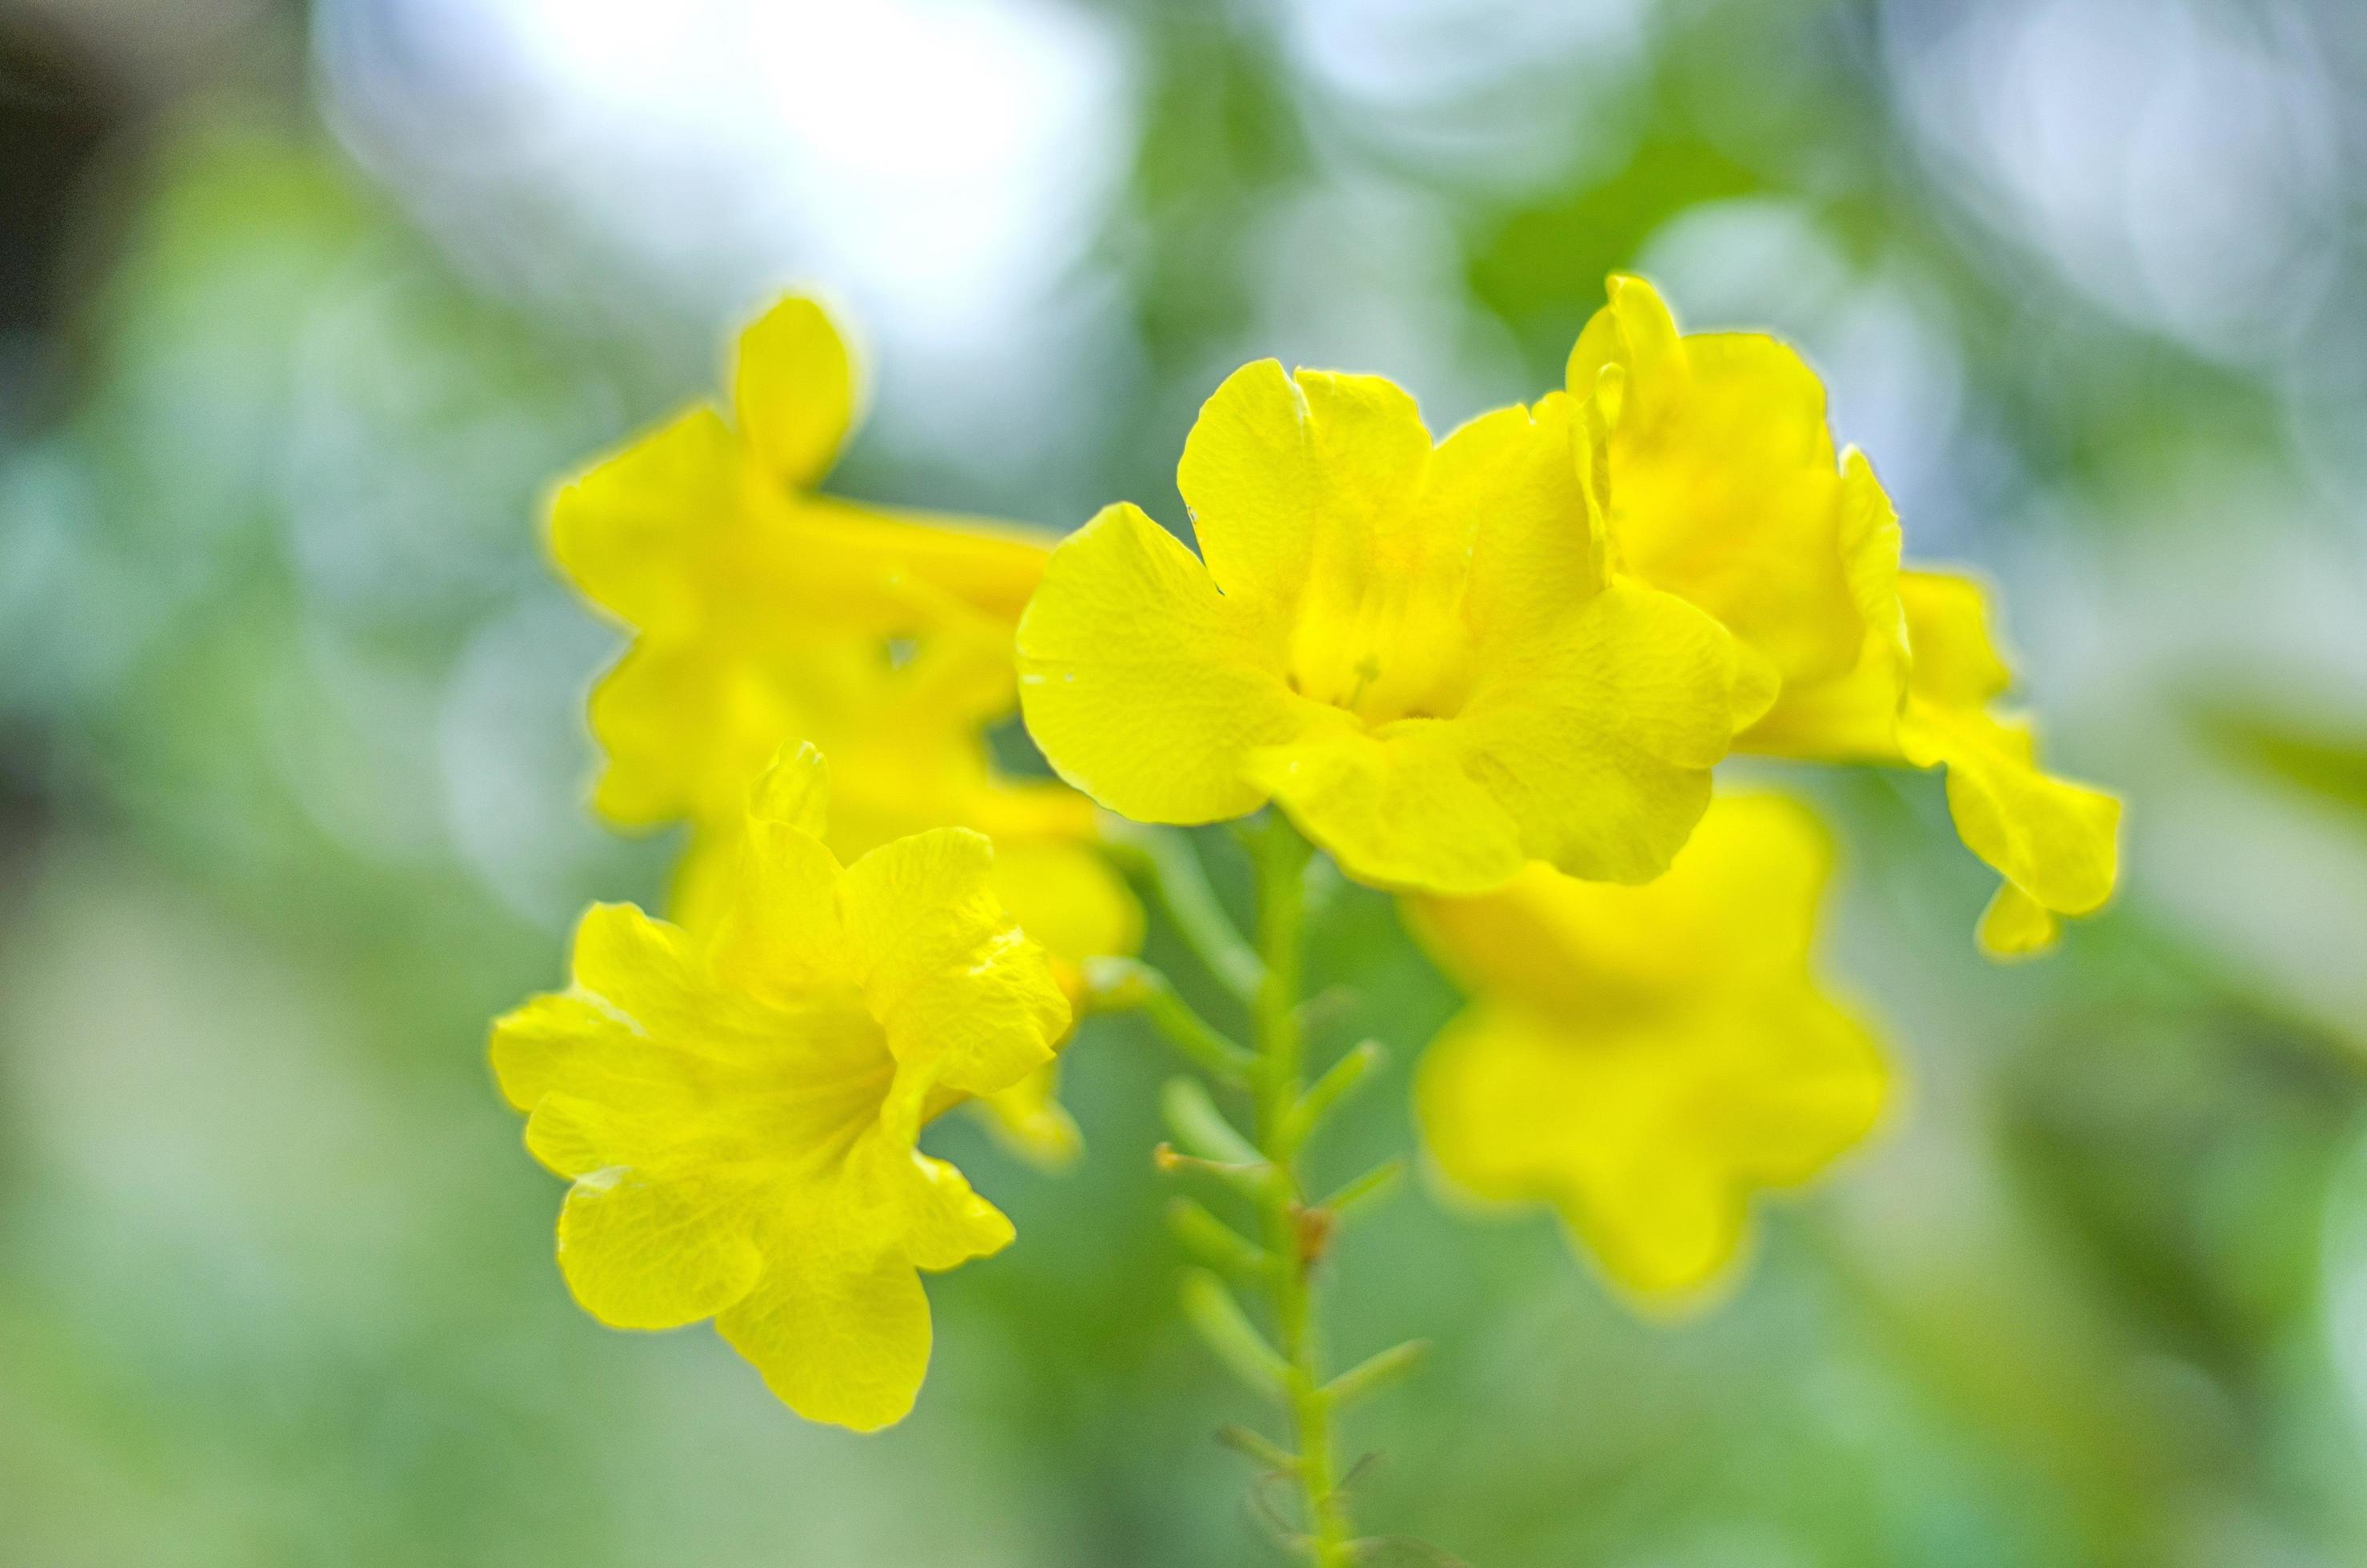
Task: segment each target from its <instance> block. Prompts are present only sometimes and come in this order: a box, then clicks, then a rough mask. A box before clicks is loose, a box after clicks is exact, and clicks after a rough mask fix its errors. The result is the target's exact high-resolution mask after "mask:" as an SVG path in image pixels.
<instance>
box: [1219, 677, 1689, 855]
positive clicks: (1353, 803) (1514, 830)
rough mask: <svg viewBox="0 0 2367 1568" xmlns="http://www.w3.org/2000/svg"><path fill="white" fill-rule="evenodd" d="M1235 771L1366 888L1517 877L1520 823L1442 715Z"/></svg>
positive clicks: (1273, 751) (1318, 736)
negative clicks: (1485, 780)
mask: <svg viewBox="0 0 2367 1568" xmlns="http://www.w3.org/2000/svg"><path fill="white" fill-rule="evenodd" d="M1244 776H1245V777H1246V778H1250V779H1251V780H1252V781H1253V782H1255V783H1256V784H1257V785H1258V787H1259V788H1260V789H1261V790H1263V791H1265V792H1267V793H1270V794H1271V795H1272V796H1273V797H1274V800H1275V801H1277V802H1279V803H1280V804H1281V806H1282V807H1283V809H1284V810H1285V811H1286V812H1289V813H1290V820H1291V821H1292V822H1294V823H1296V824H1298V828H1299V831H1300V832H1302V833H1304V834H1306V835H1307V836H1308V838H1309V839H1311V840H1313V841H1314V842H1315V843H1317V844H1319V845H1320V846H1323V847H1324V848H1325V849H1328V850H1330V851H1331V855H1332V856H1333V858H1336V859H1337V860H1338V861H1339V862H1340V868H1341V869H1342V870H1344V871H1346V872H1347V873H1348V874H1349V875H1350V876H1352V877H1353V878H1355V879H1356V880H1357V881H1361V882H1365V883H1367V884H1369V885H1372V886H1375V887H1384V888H1435V889H1441V890H1447V891H1456V892H1476V891H1479V890H1483V889H1487V888H1491V887H1496V886H1500V885H1501V884H1502V883H1503V882H1505V881H1508V880H1510V879H1511V878H1512V877H1514V876H1516V875H1518V874H1519V872H1520V869H1521V867H1522V866H1523V863H1525V861H1526V859H1527V857H1526V856H1525V855H1524V854H1523V850H1522V834H1521V826H1522V824H1520V823H1519V822H1517V821H1515V820H1514V818H1513V817H1512V813H1511V812H1508V811H1506V810H1505V809H1504V807H1503V806H1502V805H1501V803H1500V802H1499V801H1497V799H1496V797H1495V795H1494V794H1493V793H1492V792H1491V791H1490V790H1489V789H1488V788H1487V786H1486V785H1485V784H1484V783H1482V782H1481V780H1480V778H1479V777H1478V772H1477V769H1476V768H1475V767H1473V766H1472V765H1471V761H1470V758H1469V754H1468V752H1467V748H1466V746H1465V745H1464V744H1463V742H1462V738H1461V736H1460V735H1459V734H1458V733H1457V730H1456V726H1455V725H1454V724H1452V723H1450V722H1446V721H1443V720H1437V719H1410V720H1401V721H1399V722H1397V723H1395V724H1392V725H1389V726H1388V727H1387V729H1386V730H1385V731H1384V732H1382V733H1366V732H1365V731H1364V730H1361V729H1355V728H1353V727H1349V726H1345V725H1341V726H1333V727H1330V728H1326V729H1323V730H1319V731H1317V732H1316V733H1313V734H1311V735H1310V736H1308V738H1307V739H1305V740H1302V741H1299V742H1297V743H1296V744H1289V745H1281V746H1269V747H1265V748H1263V749H1262V750H1259V751H1255V752H1252V753H1251V754H1250V756H1248V758H1247V759H1246V762H1245V764H1244ZM1707 789H1708V786H1707V782H1706V779H1705V778H1704V784H1703V791H1704V794H1706V793H1707ZM1688 825H1690V824H1688Z"/></svg>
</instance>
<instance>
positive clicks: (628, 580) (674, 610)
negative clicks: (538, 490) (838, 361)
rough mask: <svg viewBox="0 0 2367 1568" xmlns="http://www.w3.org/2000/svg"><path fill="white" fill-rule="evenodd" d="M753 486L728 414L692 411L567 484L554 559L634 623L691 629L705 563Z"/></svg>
mask: <svg viewBox="0 0 2367 1568" xmlns="http://www.w3.org/2000/svg"><path fill="white" fill-rule="evenodd" d="M746 483H747V476H746V474H745V472H744V471H743V464H742V458H741V453H740V447H739V443H738V441H737V440H736V439H735V438H734V437H733V436H732V434H731V432H730V430H729V429H728V428H726V427H725V426H724V423H723V419H722V416H721V415H718V414H717V413H716V412H715V411H714V410H713V409H711V408H698V409H693V410H692V411H690V412H689V413H687V414H685V415H681V416H680V417H678V418H676V419H675V420H674V421H673V422H672V423H670V424H668V425H665V426H662V427H661V428H659V429H657V430H655V431H652V432H651V433H650V434H649V435H647V436H644V437H641V438H640V440H638V441H636V442H634V443H633V444H632V445H631V446H629V447H627V448H626V449H624V450H622V451H620V452H618V453H617V454H616V455H615V456H613V457H611V458H608V459H606V460H604V461H602V462H600V463H598V464H595V466H594V467H593V468H591V469H590V470H589V471H587V472H584V473H583V475H581V476H580V477H578V478H577V479H575V480H573V481H572V482H571V483H567V484H565V485H563V486H561V489H560V491H559V494H557V495H556V496H555V497H553V499H552V501H551V506H550V552H551V557H552V559H553V560H554V561H555V562H557V563H558V566H559V569H560V572H561V574H563V575H564V576H565V577H566V578H567V579H568V581H570V582H571V583H572V584H574V585H575V586H576V588H577V589H578V590H579V591H581V592H582V593H583V596H584V597H586V598H588V599H590V600H591V601H592V602H593V603H595V604H596V605H598V606H600V607H601V608H603V609H606V610H607V611H608V612H609V613H610V614H612V615H614V616H616V617H617V619H620V620H622V621H624V622H625V623H626V624H627V625H629V626H633V627H637V628H639V629H640V630H642V631H657V632H661V633H670V632H675V631H686V630H689V629H691V628H694V627H695V626H696V625H697V621H698V620H699V619H700V616H701V612H702V603H701V600H702V597H703V596H702V593H701V589H700V585H699V580H698V575H697V574H698V572H699V570H700V566H701V563H702V562H703V560H704V559H705V557H706V555H707V554H708V552H710V551H712V550H713V549H714V548H715V546H716V540H717V538H718V536H719V534H720V533H721V532H722V531H724V530H725V529H726V528H729V527H730V525H731V524H732V522H733V521H734V520H735V519H736V517H738V515H739V512H740V508H741V507H742V504H743V498H744V494H745V492H744V489H743V486H744V485H745V484H746Z"/></svg>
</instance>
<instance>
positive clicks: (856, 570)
mask: <svg viewBox="0 0 2367 1568" xmlns="http://www.w3.org/2000/svg"><path fill="white" fill-rule="evenodd" d="M780 531H781V538H782V544H783V548H784V549H785V550H787V551H793V552H794V553H795V556H796V558H797V560H798V562H800V564H801V565H802V567H803V569H804V573H805V576H806V580H807V581H808V582H809V583H810V585H812V587H813V588H814V589H815V590H817V591H818V596H819V597H822V598H823V599H824V602H825V603H826V602H828V600H829V598H830V597H832V596H835V597H836V598H837V608H838V610H839V613H840V614H842V615H848V614H855V615H857V616H858V617H859V618H860V619H864V620H866V621H868V622H870V623H873V624H875V625H877V626H878V627H879V628H880V629H881V630H887V631H895V630H900V629H902V628H903V627H906V626H909V625H911V624H912V623H913V622H914V621H915V620H916V619H920V620H927V619H931V618H930V617H929V616H928V615H927V614H926V613H925V611H926V607H927V602H928V601H927V597H920V596H916V594H915V592H914V590H915V589H923V590H926V594H927V596H930V597H937V598H942V599H944V600H946V601H949V602H951V603H953V604H956V605H959V606H963V607H966V608H968V609H969V610H971V611H973V612H975V613H977V614H979V615H982V616H985V617H987V618H988V619H991V620H992V621H994V622H996V623H997V624H999V625H1002V626H1004V627H1011V626H1015V625H1017V624H1018V621H1019V612H1020V611H1021V610H1023V609H1025V608H1026V606H1027V598H1028V596H1029V595H1031V594H1033V593H1034V592H1035V591H1036V584H1037V583H1038V582H1039V581H1040V580H1041V579H1042V577H1043V575H1044V562H1045V560H1046V558H1047V557H1048V555H1049V554H1050V553H1051V549H1052V541H1051V540H1049V539H1048V538H1046V537H1045V535H1044V533H1043V532H1042V530H1040V529H1037V528H1027V527H1025V526H1024V525H1021V524H1017V523H1006V522H999V521H995V520H992V519H989V518H983V517H957V516H953V515H951V514H947V513H940V512H923V511H918V510H914V509H912V508H910V507H898V506H870V505H862V504H857V503H855V502H851V501H841V500H839V499H837V498H836V497H834V496H829V495H808V496H803V497H800V498H799V499H798V502H797V504H796V505H795V506H792V507H790V508H789V509H788V511H787V516H786V517H785V519H784V521H783V523H782V525H781V530H780ZM891 590H893V591H891Z"/></svg>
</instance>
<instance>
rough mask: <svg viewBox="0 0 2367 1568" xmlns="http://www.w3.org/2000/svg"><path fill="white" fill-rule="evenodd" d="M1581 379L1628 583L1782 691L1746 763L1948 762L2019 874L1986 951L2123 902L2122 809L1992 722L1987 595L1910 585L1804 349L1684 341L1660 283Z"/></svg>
mask: <svg viewBox="0 0 2367 1568" xmlns="http://www.w3.org/2000/svg"><path fill="white" fill-rule="evenodd" d="M1569 390H1570V392H1571V393H1572V394H1573V395H1575V396H1580V397H1591V398H1592V399H1593V400H1594V403H1595V408H1596V411H1597V414H1598V415H1599V417H1600V418H1601V419H1602V420H1603V422H1604V423H1605V424H1606V425H1608V426H1609V427H1610V431H1611V436H1610V441H1609V460H1608V464H1607V491H1608V500H1607V502H1606V505H1605V510H1606V513H1607V516H1608V518H1609V527H1610V535H1611V540H1612V543H1613V548H1614V553H1615V556H1616V559H1617V561H1618V563H1619V565H1620V567H1621V568H1622V569H1623V570H1625V571H1628V572H1632V573H1634V574H1637V576H1639V577H1641V578H1642V579H1643V580H1644V581H1645V582H1648V583H1650V584H1652V585H1654V586H1656V587H1659V588H1663V589H1666V590H1667V591H1669V592H1670V593H1673V594H1679V595H1682V597H1685V598H1686V599H1688V600H1690V601H1692V602H1693V603H1694V604H1697V605H1699V606H1701V607H1702V608H1704V609H1706V610H1708V611H1709V612H1710V613H1712V614H1713V615H1716V617H1718V619H1720V620H1722V621H1724V622H1725V623H1726V625H1727V626H1728V627H1729V628H1731V629H1732V630H1733V631H1734V632H1735V634H1736V635H1737V636H1738V637H1740V638H1741V639H1743V640H1744V641H1745V642H1748V643H1750V646H1752V647H1753V648H1755V649H1757V650H1758V651H1759V652H1760V653H1763V654H1764V655H1765V656H1766V657H1767V658H1768V659H1770V660H1771V661H1772V663H1773V664H1774V665H1776V667H1777V668H1778V669H1779V670H1780V671H1781V672H1782V674H1783V679H1784V688H1783V692H1782V695H1781V696H1780V697H1778V699H1776V701H1775V703H1774V705H1773V707H1772V708H1771V709H1770V710H1769V711H1768V712H1767V713H1766V715H1765V716H1764V717H1763V718H1761V720H1760V721H1759V722H1758V723H1757V724H1756V725H1754V726H1753V727H1751V728H1750V730H1748V731H1746V732H1745V733H1743V734H1742V735H1741V736H1740V737H1739V738H1738V740H1737V742H1736V748H1737V749H1738V750H1741V751H1752V752H1761V753H1766V754H1771V755H1775V756H1802V757H1812V758H1818V759H1823V760H1829V761H1870V762H1904V763H1909V764H1912V765H1913V766H1915V767H1945V768H1946V769H1947V770H1948V801H1949V805H1950V808H1951V810H1952V812H1953V813H1954V817H1955V820H1956V827H1957V832H1958V833H1959V835H1961V836H1962V837H1963V838H1964V841H1965V844H1966V845H1967V846H1970V847H1971V848H1972V850H1973V851H1974V852H1975V853H1976V854H1977V855H1979V856H1980V857H1981V858H1982V859H1984V860H1986V861H1988V863H1989V865H1990V866H1992V867H1994V868H1995V869H1997V870H1998V871H1999V872H2000V873H2002V874H2003V875H2004V877H2005V879H2006V881H2005V885H2004V886H2003V887H2002V888H2001V889H2000V890H1999V895H1998V898H1997V900H1996V902H1995V903H1992V904H1991V905H1990V908H1989V913H1988V915H1987V916H1986V917H1984V919H1983V920H1982V923H1981V941H1982V945H1983V946H1984V947H1985V948H1987V949H1988V950H1989V951H1990V952H1992V953H1996V954H2000V955H2002V954H2010V953H2026V952H2033V951H2035V950H2037V949H2040V948H2043V947H2044V946H2045V945H2046V944H2047V943H2049V942H2050V941H2052V940H2053V939H2054V937H2055V935H2056V916H2057V915H2084V914H2087V913H2089V912H2090V911H2092V910H2094V909H2096V908H2098V907H2099V906H2101V904H2102V903H2104V901H2105V900H2106V899H2107V898H2109V897H2110V896H2111V894H2112V885H2113V882H2114V881H2115V878H2116V876H2117V869H2118V836H2119V829H2120V811H2121V808H2120V802H2119V801H2117V800H2115V799H2114V798H2113V797H2112V796H2110V795H2108V794H2105V793H2104V792H2102V791H2101V790H2094V789H2090V788H2088V787H2087V786H2084V785H2080V784H2074V783H2070V782H2067V781H2066V780H2063V779H2059V778H2053V777H2051V776H2049V775H2048V774H2045V773H2044V772H2042V771H2040V769H2039V767H2038V765H2037V756H2036V745H2035V742H2034V739H2033V733H2032V731H2031V728H2030V725H2029V724H2028V722H2026V721H2024V720H2022V719H2021V718H2019V717H2016V716H2013V715H2010V714H2001V713H1998V712H1995V711H1993V710H1992V709H1993V706H1994V704H1996V703H1997V702H1998V700H1999V699H2000V698H2002V697H2003V696H2004V694H2005V692H2006V691H2007V689H2008V688H2009V687H2010V685H2011V684H2012V677H2011V675H2010V672H2009V671H2008V670H2007V668H2006V666H2005V665H2004V663H2003V661H2002V660H2000V659H1999V657H1998V654H1997V653H1996V651H1995V649H1994V647H1993V645H1992V643H1991V642H1990V639H1989V634H1988V626H1987V611H1986V608H1985V605H1984V602H1983V596H1982V593H1981V590H1980V588H1979V586H1978V585H1976V583H1974V582H1973V581H1972V580H1971V579H1969V578H1966V577H1965V576H1962V575H1960V574H1951V573H1941V572H1902V571H1901V570H1900V567H1899V530H1898V522H1897V517H1896V515H1895V514H1894V513H1893V511H1892V509H1891V506H1890V502H1889V499H1888V497H1887V496H1886V495H1885V494H1883V491H1882V486H1881V483H1880V482H1879V481H1877V480H1876V479H1875V478H1874V470H1873V467H1872V466H1871V465H1870V464H1869V463H1867V461H1866V460H1865V458H1864V457H1863V454H1861V453H1859V452H1857V451H1855V450H1854V449H1852V450H1851V451H1849V452H1846V453H1843V454H1841V455H1840V458H1839V460H1838V461H1837V460H1836V457H1835V453H1834V450H1833V443H1832V437H1831V435H1830V434H1829V431H1828V429H1827V426H1826V421H1825V397H1824V388H1823V386H1822V385H1821V384H1820V383H1819V382H1818V380H1817V377H1816V373H1815V372H1814V371H1813V370H1811V369H1809V368H1808V366H1807V365H1806V363H1805V362H1804V361H1803V360H1802V359H1801V358H1800V357H1799V355H1798V354H1796V353H1795V352H1794V351H1793V350H1792V349H1791V348H1790V347H1787V346H1785V345H1784V344H1782V343H1780V342H1778V341H1776V340H1775V339H1774V338H1772V337H1768V336H1765V335H1761V334H1755V333H1702V334H1695V335H1689V336H1680V335H1678V332H1677V326H1676V323H1675V321H1674V319H1673V318H1672V317H1671V316H1670V313H1669V310H1668V307H1667V305H1665V304H1664V303H1663V302H1662V301H1661V300H1660V297H1659V295H1658V294H1657V293H1656V292H1654V291H1653V290H1652V287H1651V286H1650V285H1649V284H1648V283H1645V282H1643V281H1642V280H1641V279H1638V278H1613V279H1612V280H1611V302H1610V304H1609V305H1608V306H1607V307H1605V308H1604V309H1603V311H1602V312H1599V313H1597V315H1596V316H1595V318H1594V320H1593V321H1592V322H1591V323H1590V324H1588V326H1587V328H1586V331H1585V332H1584V334H1583V335H1580V338H1579V341H1578V346H1577V347H1576V348H1575V349H1574V350H1573V351H1572V352H1571V354H1570V359H1569Z"/></svg>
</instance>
